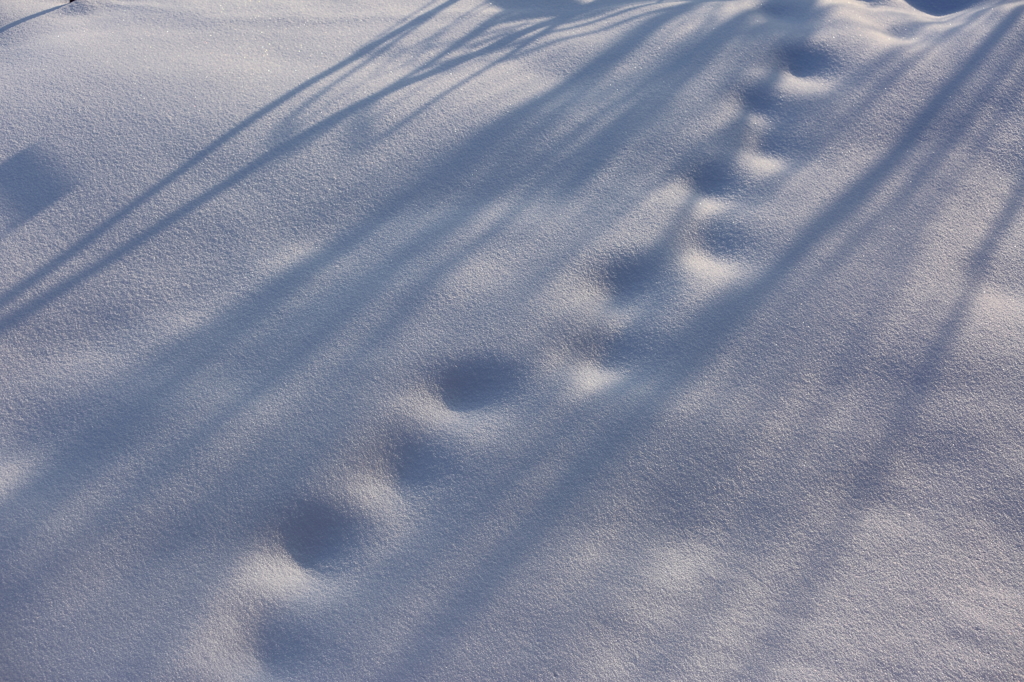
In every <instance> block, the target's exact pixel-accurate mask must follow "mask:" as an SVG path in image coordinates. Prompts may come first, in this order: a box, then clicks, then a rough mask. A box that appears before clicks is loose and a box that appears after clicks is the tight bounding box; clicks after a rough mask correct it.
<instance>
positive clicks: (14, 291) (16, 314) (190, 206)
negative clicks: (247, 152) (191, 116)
mask: <svg viewBox="0 0 1024 682" xmlns="http://www.w3.org/2000/svg"><path fill="white" fill-rule="evenodd" d="M458 1H459V0H447V1H446V2H444V3H443V4H442V5H439V6H438V7H436V8H434V9H433V10H431V11H430V12H429V13H425V14H424V15H419V16H418V17H416V19H415V20H413V21H415V22H416V23H415V25H417V26H418V25H419V24H420V23H423V22H425V21H427V20H428V19H429V18H432V17H433V16H435V15H436V14H437V13H439V12H440V11H441V10H442V9H444V8H446V7H448V6H450V5H452V4H454V3H456V2H458ZM427 14H429V17H427V16H426V15H427ZM425 17H426V18H425ZM412 26H413V22H412V21H410V22H407V23H405V24H403V25H402V26H401V27H399V28H398V29H395V30H394V31H392V32H391V33H389V34H388V35H387V36H384V37H382V38H380V39H378V40H376V41H374V42H373V43H371V44H370V45H367V46H365V47H363V48H361V49H360V50H359V51H357V52H356V53H355V54H353V55H352V56H350V57H348V58H346V59H345V60H344V61H343V62H340V63H339V64H337V65H335V66H333V67H331V68H330V69H326V70H325V71H323V72H321V73H320V74H317V76H315V77H313V78H311V79H309V80H307V81H306V82H304V83H303V84H302V85H300V86H297V87H296V88H293V89H292V90H290V91H289V92H288V93H286V94H285V95H282V96H281V97H279V98H278V99H276V100H274V101H273V102H271V103H270V104H268V105H266V106H265V107H263V108H261V109H260V110H259V111H257V112H256V113H254V114H252V115H250V116H249V117H248V118H246V119H245V120H244V121H242V122H241V123H239V124H238V125H236V126H235V127H234V128H232V129H231V130H230V131H228V132H227V133H225V134H224V135H223V136H221V137H220V138H218V140H216V141H215V142H214V143H212V144H211V145H210V146H209V147H207V148H206V149H204V150H203V151H202V152H200V153H199V154H196V155H195V156H194V157H192V158H191V159H190V160H189V161H187V162H186V163H185V164H183V165H182V166H181V167H179V168H178V169H177V170H175V171H174V172H173V173H171V174H170V175H168V176H167V177H165V178H164V179H163V180H161V181H160V182H158V183H157V184H156V185H154V186H153V187H152V188H150V189H149V190H147V191H146V192H145V193H144V194H142V195H140V196H139V197H137V198H136V199H135V200H133V201H132V202H131V203H130V204H129V205H128V206H126V207H125V208H123V209H121V210H120V211H118V212H117V213H116V214H115V215H114V216H112V217H110V218H108V219H107V220H105V221H104V222H103V223H101V224H100V225H99V226H97V227H96V228H94V229H93V230H92V231H91V232H90V233H89V234H87V235H85V236H84V237H82V238H81V239H79V240H78V241H77V242H76V243H75V244H73V245H72V246H71V247H69V248H68V249H67V250H66V251H65V252H64V253H62V254H61V255H60V256H58V257H57V258H55V259H53V260H52V261H51V262H50V263H48V264H47V265H46V266H45V267H42V268H40V269H38V270H37V271H36V272H34V273H32V275H30V276H28V277H26V278H25V279H23V280H22V281H21V282H19V283H18V284H16V285H14V286H13V287H11V288H10V289H8V290H7V291H6V292H4V293H3V295H0V307H4V306H8V305H10V304H11V303H12V302H14V301H15V300H16V299H17V298H18V297H19V296H21V295H22V294H24V293H25V292H26V291H28V290H29V289H31V287H33V286H34V285H36V284H37V283H39V282H40V281H41V280H42V279H44V278H45V277H46V276H48V275H50V274H52V273H53V272H55V271H56V270H57V269H58V268H60V267H61V266H62V265H63V264H65V263H66V262H68V261H69V260H71V259H72V258H74V257H75V256H76V255H77V253H79V252H80V251H81V250H82V249H84V248H85V247H87V246H88V245H89V244H91V243H92V242H94V241H96V240H97V239H99V238H100V237H101V236H102V235H103V234H105V233H106V232H108V231H109V230H110V229H111V228H112V227H113V226H114V225H116V224H117V223H119V222H120V221H122V220H124V219H125V218H126V217H127V216H128V215H129V214H131V213H132V212H133V211H135V210H136V209H138V208H139V207H141V206H142V205H143V204H144V203H146V202H147V201H149V200H150V199H152V198H153V197H154V196H156V195H157V194H158V193H159V192H161V191H162V190H163V189H165V188H166V187H167V186H169V185H170V184H171V183H173V182H174V181H175V180H177V179H179V178H181V177H182V176H183V175H184V174H185V173H187V172H188V171H189V170H191V169H192V168H194V167H195V166H196V165H198V164H199V163H201V162H202V161H203V160H205V159H206V158H208V157H209V156H210V155H212V154H213V153H214V152H215V151H216V150H217V149H219V148H220V147H223V146H224V145H225V144H227V143H228V142H229V141H230V140H231V139H233V138H234V137H236V136H237V135H239V134H241V133H242V132H243V131H244V130H245V129H246V128H248V127H250V126H252V125H253V124H254V123H256V121H258V120H259V119H260V118H262V117H264V116H266V115H267V114H269V113H270V112H271V111H273V110H274V109H276V108H278V107H280V106H281V105H283V104H284V103H285V102H286V101H288V100H289V99H291V98H293V97H295V96H296V95H298V94H299V93H301V92H302V91H303V90H305V89H308V88H309V87H311V86H313V85H315V84H316V83H317V82H319V81H321V80H323V79H324V78H327V77H329V76H330V75H331V74H333V73H336V72H338V71H339V70H341V69H342V68H344V67H345V66H347V65H350V64H352V63H353V62H355V61H356V60H357V59H359V58H360V57H362V56H366V55H368V54H370V53H371V52H372V51H373V50H374V49H376V48H378V47H381V46H384V45H386V44H387V43H388V42H389V41H392V40H394V39H395V38H397V37H399V36H400V35H404V34H405V33H408V31H410V30H411V28H412ZM504 46H505V43H504V42H502V44H501V47H504ZM479 56H480V54H479V53H478V52H477V51H474V52H470V53H468V54H465V55H461V56H459V57H453V58H452V59H450V60H447V61H445V62H443V63H441V64H438V65H435V66H434V67H433V68H430V69H427V70H426V71H422V70H419V69H417V70H416V71H414V72H413V73H411V74H409V75H407V76H404V77H402V78H400V79H399V80H397V81H395V82H393V83H392V84H391V85H389V86H386V87H384V88H382V89H380V90H378V91H377V92H375V93H373V94H371V95H368V96H366V97H364V98H363V99H361V100H359V101H357V102H354V103H352V104H350V105H349V106H347V107H345V108H343V109H341V110H339V111H337V112H335V113H334V114H332V115H330V116H328V117H326V118H324V119H322V120H320V121H318V122H317V123H315V124H313V125H311V126H310V127H309V128H307V129H305V130H303V131H301V132H300V133H298V134H296V135H294V136H293V137H291V138H290V139H287V140H285V141H283V142H281V143H279V144H277V145H276V146H275V147H272V148H271V149H268V150H267V151H265V152H263V153H262V154H260V155H259V156H258V157H256V158H255V159H253V160H252V161H250V162H249V163H247V164H246V165H245V166H244V167H243V168H241V169H240V170H238V171H236V172H235V174H234V175H232V176H230V177H228V178H226V179H224V180H222V181H221V182H219V183H217V184H216V185H214V186H213V187H211V188H210V189H208V190H206V191H205V192H203V193H202V194H200V195H199V196H198V197H196V198H194V199H192V200H190V201H188V202H187V203H185V204H184V205H182V206H180V207H179V208H177V209H175V210H174V211H172V212H171V213H169V214H168V215H166V216H165V217H164V218H162V219H160V220H159V221H157V222H156V223H154V224H153V225H151V226H150V227H149V228H147V229H145V230H143V231H142V232H140V233H138V234H136V235H135V236H134V237H132V238H131V239H129V240H127V241H126V242H124V243H123V244H121V245H120V246H119V247H117V248H115V249H113V250H111V251H109V252H107V254H106V255H105V256H103V257H102V258H101V259H100V260H98V261H96V262H95V263H93V264H92V265H91V266H88V267H86V268H84V269H82V270H80V271H79V272H78V273H77V274H75V275H73V276H70V277H68V278H67V279H65V280H64V281H62V282H60V283H58V284H55V285H53V286H51V287H50V288H48V289H46V290H45V291H42V292H39V293H38V294H36V295H34V296H32V297H31V299H30V300H28V301H26V302H24V303H23V304H21V305H19V306H17V307H15V308H14V309H13V310H10V311H9V312H7V313H6V314H4V315H3V317H0V333H2V332H4V331H7V330H9V329H11V328H13V327H14V326H16V325H17V324H19V323H20V322H21V321H22V320H23V319H25V318H26V317H28V316H29V315H31V314H32V313H33V312H35V311H36V310H38V309H39V308H40V307H42V306H43V305H45V304H46V303H47V302H49V301H52V300H53V299H55V298H57V297H59V296H61V295H62V294H64V293H66V292H68V291H70V290H71V289H73V288H74V287H75V286H77V285H78V284H79V283H81V282H83V281H84V280H86V279H88V278H89V277H91V276H92V275H94V274H95V273H97V272H99V271H101V270H102V269H103V268H105V267H107V266H108V265H109V264H110V263H111V262H113V261H115V260H117V259H119V258H121V257H123V256H125V255H127V254H128V253H130V252H132V251H133V250H134V249H136V248H137V247H138V246H140V245H141V244H143V243H145V242H146V241H148V240H149V239H150V238H152V237H153V236H154V235H156V234H159V233H160V232H161V231H163V230H164V229H166V228H167V227H168V226H170V225H172V224H173V223H174V222H176V221H178V220H181V219H182V218H184V217H186V216H187V215H189V214H191V213H193V212H194V211H196V210H197V209H198V208H199V207H200V206H202V205H204V204H206V203H207V202H209V201H210V200H212V199H213V198H214V197H216V196H218V195H220V194H222V193H223V192H225V191H227V190H228V189H230V188H231V187H233V186H235V185H237V184H238V183H240V182H242V181H243V180H245V179H246V178H248V177H249V176H251V175H252V174H253V173H255V172H257V171H259V170H260V169H262V168H263V167H265V166H267V165H268V164H270V163H272V162H274V161H275V160H277V159H280V158H282V157H284V156H287V155H288V154H291V153H294V152H296V151H297V150H299V149H301V148H302V147H305V146H308V145H310V144H312V143H313V142H315V141H316V140H317V139H319V138H321V137H322V136H323V135H326V134H327V133H328V132H329V131H330V130H331V129H332V128H334V127H335V126H336V125H338V124H339V123H341V122H342V121H344V120H345V119H347V118H349V117H351V116H353V115H355V114H356V113H358V112H360V111H362V110H364V109H366V108H368V107H370V106H372V105H373V104H375V103H377V102H379V101H381V100H383V99H385V98H386V97H388V96H390V95H392V94H394V93H396V92H398V91H400V90H402V89H404V88H406V87H409V86H411V85H414V84H416V83H419V82H421V81H423V80H426V79H429V78H432V77H434V76H436V75H439V74H441V73H445V72H447V71H449V70H450V69H452V68H454V67H455V66H459V65H461V64H464V63H466V62H468V61H471V60H473V59H475V58H477V57H479ZM369 229H370V228H369V226H367V227H364V228H363V229H362V230H359V231H358V232H357V233H356V234H352V235H349V238H348V239H347V240H346V241H347V242H348V243H349V244H351V243H353V242H354V241H358V239H359V238H360V237H361V236H362V235H363V234H364V233H365V232H366V231H367V230H369Z"/></svg>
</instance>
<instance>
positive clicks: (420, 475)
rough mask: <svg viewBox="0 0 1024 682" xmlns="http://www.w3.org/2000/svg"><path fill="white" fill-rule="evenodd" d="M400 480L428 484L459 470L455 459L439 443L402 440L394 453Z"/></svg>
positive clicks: (395, 468) (406, 482)
mask: <svg viewBox="0 0 1024 682" xmlns="http://www.w3.org/2000/svg"><path fill="white" fill-rule="evenodd" d="M392 463H393V466H394V470H395V476H396V477H397V479H398V481H399V482H401V483H404V484H406V485H413V486H416V485H427V484H430V483H432V482H434V481H436V480H438V479H441V478H444V477H445V476H447V475H449V474H452V473H454V472H455V471H457V469H458V466H457V462H456V461H455V459H454V458H453V457H452V456H451V455H449V453H448V452H446V451H445V449H444V448H443V447H442V446H441V445H440V444H439V443H432V442H429V441H423V440H413V439H407V440H404V441H401V442H400V443H399V444H398V445H397V446H396V447H395V449H394V451H393V453H392Z"/></svg>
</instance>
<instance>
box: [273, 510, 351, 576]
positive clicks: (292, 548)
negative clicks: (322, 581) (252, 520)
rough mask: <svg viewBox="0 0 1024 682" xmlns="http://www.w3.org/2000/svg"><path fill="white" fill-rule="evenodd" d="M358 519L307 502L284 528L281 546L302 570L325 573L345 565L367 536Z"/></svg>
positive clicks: (294, 512)
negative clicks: (343, 563)
mask: <svg viewBox="0 0 1024 682" xmlns="http://www.w3.org/2000/svg"><path fill="white" fill-rule="evenodd" d="M365 526H366V523H365V520H364V519H361V518H360V517H359V516H358V515H356V514H353V513H351V512H349V511H346V510H344V509H340V508H338V507H336V506H334V505H330V504H327V503H324V502H319V501H311V500H304V501H302V502H299V503H297V504H296V505H295V506H294V507H293V508H292V509H290V510H289V512H288V514H287V516H286V519H285V521H284V523H283V524H281V528H280V534H281V542H282V544H283V545H284V548H285V550H287V551H288V553H289V554H290V555H291V557H292V558H293V559H294V560H295V563H297V564H298V565H299V566H301V567H303V568H305V569H307V570H312V571H325V570H330V569H331V568H334V567H335V566H337V565H338V564H339V563H341V562H343V561H344V560H345V559H346V558H347V556H348V554H349V553H350V552H351V551H352V549H353V548H354V547H355V546H357V545H358V544H359V543H360V541H361V539H362V537H363V536H364V534H365V532H366V530H367V529H366V527H365Z"/></svg>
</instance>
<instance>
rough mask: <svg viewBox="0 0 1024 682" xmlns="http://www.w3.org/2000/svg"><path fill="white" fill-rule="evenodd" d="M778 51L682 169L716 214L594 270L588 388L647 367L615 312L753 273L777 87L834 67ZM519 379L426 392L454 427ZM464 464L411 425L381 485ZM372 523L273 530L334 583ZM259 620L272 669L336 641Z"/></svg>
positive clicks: (577, 346)
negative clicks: (739, 122)
mask: <svg viewBox="0 0 1024 682" xmlns="http://www.w3.org/2000/svg"><path fill="white" fill-rule="evenodd" d="M794 7H795V6H794V5H793V4H792V3H781V2H775V3H771V4H768V5H766V6H765V8H764V9H765V11H766V13H768V14H769V15H771V16H776V17H782V18H787V17H789V15H790V14H791V13H792V12H793V11H797V12H800V11H809V10H807V9H804V10H799V9H797V10H794V9H793V8H794ZM776 56H777V61H778V65H779V67H778V69H777V71H776V73H775V74H774V77H773V78H772V79H768V80H764V81H762V82H759V83H756V84H755V85H753V86H751V87H748V88H746V89H744V90H743V92H742V94H741V98H742V101H743V103H744V107H745V110H746V112H747V114H746V116H747V118H748V119H750V121H751V122H753V123H757V124H758V125H753V124H752V125H750V126H748V128H749V130H747V131H746V134H745V139H744V140H742V144H741V145H739V147H737V146H736V145H732V147H731V148H732V150H733V151H732V153H726V154H724V155H722V156H714V155H708V156H705V157H698V158H697V159H696V160H691V161H689V162H687V163H683V164H680V166H679V168H678V169H677V172H678V175H679V176H680V177H681V178H682V179H683V181H684V182H685V183H686V184H687V185H688V186H689V187H690V191H691V192H692V193H694V194H695V195H696V196H695V197H694V196H693V195H691V197H690V199H691V201H693V200H694V199H695V200H696V202H698V203H699V202H701V201H704V202H708V203H710V204H711V205H712V206H713V207H717V210H714V211H711V215H707V216H704V217H703V218H701V219H699V220H695V221H694V223H695V228H694V229H693V230H691V233H690V234H689V235H688V237H687V241H686V243H682V242H674V243H661V244H655V245H649V246H648V247H647V248H639V249H638V248H627V247H624V248H618V249H615V248H612V249H609V250H608V251H606V252H605V253H606V255H605V256H604V257H603V258H602V257H598V258H597V259H596V265H595V267H593V268H591V269H590V272H591V275H590V276H591V279H592V284H593V285H596V286H593V287H592V288H593V290H595V291H598V292H599V295H601V296H604V297H605V301H606V305H605V306H604V308H603V310H604V311H605V312H603V313H598V316H599V317H600V315H606V316H608V318H609V319H608V320H601V319H597V320H590V321H589V322H586V321H585V322H583V323H582V324H580V325H579V326H580V327H582V328H589V329H590V330H591V331H590V332H588V333H587V334H584V335H583V336H581V337H580V339H577V341H576V342H575V343H573V344H570V345H571V346H572V350H571V353H572V354H574V355H575V358H570V359H569V363H570V364H572V363H575V364H576V365H577V369H578V371H579V373H581V376H582V377H583V379H582V381H583V383H584V384H586V387H587V389H588V391H589V392H590V393H595V392H596V393H600V392H601V390H602V389H604V388H607V387H609V386H612V385H614V384H615V380H614V379H615V377H617V376H621V375H622V374H623V372H624V371H625V372H626V373H628V371H629V368H630V367H631V366H632V365H633V364H635V363H638V362H640V363H642V362H643V358H642V357H639V356H636V357H631V354H632V355H634V356H635V355H636V353H637V352H639V353H641V354H642V352H643V349H642V346H637V345H633V344H625V345H623V346H622V348H621V349H616V348H615V339H616V338H618V337H621V336H622V335H623V334H627V335H628V333H629V331H630V330H629V328H628V325H629V321H628V320H627V322H626V325H627V326H626V328H625V329H624V328H623V326H622V321H621V315H620V314H619V312H618V311H620V310H621V309H623V308H639V309H640V310H641V313H642V315H643V314H649V313H650V310H649V308H650V306H653V305H657V303H656V302H654V301H649V300H648V299H652V298H656V296H654V294H656V292H658V291H659V290H660V288H662V287H664V286H672V283H673V282H681V283H682V284H683V285H685V282H686V280H687V278H692V277H700V278H702V281H703V283H704V285H705V286H707V287H709V288H710V289H712V290H713V289H714V288H715V287H716V286H718V287H726V286H729V285H731V283H732V282H733V281H734V279H735V273H736V272H738V271H743V270H744V269H749V268H748V266H747V265H746V264H747V263H748V261H750V260H756V258H757V256H758V253H759V252H760V251H761V250H763V249H765V248H768V247H767V246H766V244H765V237H764V236H763V235H761V234H759V231H758V229H757V227H756V226H754V225H751V224H749V222H748V221H744V220H742V219H737V218H736V217H735V216H737V215H740V216H742V215H744V209H745V208H749V206H750V205H751V202H753V203H755V204H756V203H757V202H758V201H760V200H763V199H764V198H765V195H766V194H767V193H770V191H771V189H772V187H773V183H774V182H776V181H778V180H779V179H780V178H781V177H782V176H783V175H784V174H785V171H786V170H787V166H788V163H787V162H786V161H785V160H784V159H780V158H777V157H776V156H773V155H771V154H768V153H766V150H767V151H770V150H771V148H772V146H773V145H772V144H771V140H770V138H769V139H767V140H766V139H764V136H763V135H762V133H763V130H764V129H767V130H768V131H769V132H770V131H771V130H772V122H773V121H772V119H773V117H774V115H775V114H777V113H779V112H781V111H784V110H785V108H786V107H788V106H791V105H792V104H793V102H794V100H793V95H792V92H787V93H782V92H780V90H779V84H780V83H783V84H785V82H786V81H787V80H788V79H792V78H795V79H815V80H818V81H825V80H826V79H827V78H828V77H830V76H832V75H834V74H835V73H836V72H837V71H838V70H839V64H838V62H837V60H836V59H835V58H834V57H833V55H831V54H830V53H829V52H828V50H826V49H825V48H824V47H822V46H821V45H818V44H813V43H802V44H792V45H789V46H787V47H786V48H784V49H783V50H782V51H781V52H780V53H779V54H778V55H776ZM819 85H820V84H819ZM790 89H791V90H793V89H794V88H790ZM795 90H797V91H799V88H795ZM812 96H814V95H813V94H812ZM797 103H799V102H797ZM782 146H786V145H782ZM723 148H725V149H729V148H730V146H729V145H723ZM786 148H787V149H788V148H789V147H788V146H786ZM592 262H594V261H592ZM598 308H599V309H600V308H601V307H600V306H598ZM642 315H641V316H640V317H642ZM613 318H614V319H613ZM602 330H605V331H602ZM608 330H611V331H608ZM638 349H639V350H638ZM581 368H582V369H581ZM623 368H625V369H623ZM569 371H572V370H569ZM524 376H525V374H524V372H523V368H522V367H520V366H518V365H517V364H516V363H515V362H514V361H511V360H508V359H505V358H502V357H500V356H499V355H493V354H492V355H487V354H483V355H478V356H471V357H466V358H463V359H461V360H458V361H454V362H450V363H449V364H447V365H445V366H443V367H441V368H440V369H439V370H437V371H435V372H434V374H433V377H432V379H431V382H430V386H429V388H428V390H429V393H430V394H431V395H432V396H433V398H434V399H435V400H436V403H437V408H438V409H439V410H442V411H446V412H447V413H448V414H449V415H451V416H453V417H454V418H455V419H456V423H457V420H458V419H459V418H468V419H470V420H472V419H473V417H474V416H475V415H484V414H487V413H489V412H493V411H495V410H501V409H502V406H503V405H504V404H505V403H506V401H509V400H512V399H514V398H515V395H516V393H517V391H519V390H520V389H525V388H526V387H525V385H524V384H525V379H524ZM461 467H462V463H461V461H460V457H459V455H458V453H453V452H451V448H450V447H449V444H448V443H446V442H444V439H437V438H431V437H430V434H424V433H416V430H415V429H410V430H409V433H404V434H403V433H401V432H399V434H398V435H397V436H396V438H395V442H394V443H392V445H391V447H390V448H388V452H387V453H386V454H384V455H382V461H381V468H380V471H381V472H383V473H382V475H381V477H380V480H379V481H378V484H379V485H381V486H385V487H387V486H390V488H391V490H392V493H393V494H394V495H395V496H396V497H397V498H400V497H402V496H403V495H405V494H406V493H410V492H412V491H415V490H417V489H421V488H423V487H425V486H432V485H435V484H438V483H443V482H445V481H449V482H450V480H451V479H453V478H454V479H455V480H458V475H459V473H460V471H461ZM456 485H457V484H456ZM379 525H380V524H379V522H378V521H377V520H376V519H375V517H374V513H373V511H372V510H371V509H365V508H361V507H360V506H359V505H358V504H357V503H340V502H338V501H337V500H333V499H331V500H326V499H301V500H298V501H297V502H295V504H294V505H292V506H291V507H289V508H287V509H285V510H284V512H283V514H282V520H281V522H280V526H279V528H278V530H277V533H278V536H279V538H280V546H281V548H282V549H283V551H284V552H286V553H287V555H288V556H289V557H290V558H291V560H292V561H293V562H294V564H295V565H297V566H298V567H299V568H300V569H301V570H302V571H305V572H308V573H309V574H311V575H314V576H318V579H322V580H331V579H332V576H337V575H340V574H342V573H344V571H345V570H346V567H348V566H349V565H351V564H353V563H354V562H357V561H359V560H360V555H361V553H362V552H364V551H365V550H366V549H367V548H372V547H373V546H375V545H376V544H379V543H380V542H382V540H381V538H380V535H381V534H382V532H381V531H380V529H379ZM271 609H272V610H273V607H271ZM262 622H263V623H264V626H263V627H262V628H260V629H259V631H258V634H257V635H256V636H255V637H254V642H253V646H254V647H255V648H256V649H257V652H256V654H257V656H258V657H259V658H260V659H261V660H262V662H263V665H264V666H266V667H267V668H268V669H269V670H271V671H272V672H274V673H279V674H284V675H288V674H295V673H296V672H300V671H301V670H303V669H304V666H305V665H307V659H310V660H313V659H316V658H317V656H318V655H319V654H318V651H319V650H320V649H322V648H323V647H329V646H332V644H331V643H326V642H320V641H319V640H318V636H317V635H316V628H313V627H312V626H311V624H310V622H311V621H310V620H309V618H302V617H300V616H299V615H297V613H296V611H295V608H294V607H279V608H278V611H277V612H276V613H268V614H265V616H264V618H263V619H262Z"/></svg>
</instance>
